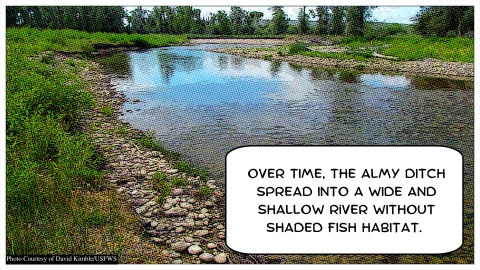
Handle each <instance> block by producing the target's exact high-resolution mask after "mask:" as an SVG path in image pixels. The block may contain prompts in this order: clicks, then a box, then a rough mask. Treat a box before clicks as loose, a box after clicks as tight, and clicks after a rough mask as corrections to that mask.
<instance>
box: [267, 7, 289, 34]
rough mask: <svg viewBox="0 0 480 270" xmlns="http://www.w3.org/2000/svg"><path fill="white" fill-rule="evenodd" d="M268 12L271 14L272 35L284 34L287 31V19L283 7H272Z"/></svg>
mask: <svg viewBox="0 0 480 270" xmlns="http://www.w3.org/2000/svg"><path fill="white" fill-rule="evenodd" d="M270 10H272V12H273V14H272V22H271V29H272V33H273V34H275V35H278V34H285V33H286V32H287V29H288V18H287V14H285V11H283V7H280V6H274V7H271V8H270Z"/></svg>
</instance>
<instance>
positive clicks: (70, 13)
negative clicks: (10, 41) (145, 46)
mask: <svg viewBox="0 0 480 270" xmlns="http://www.w3.org/2000/svg"><path fill="white" fill-rule="evenodd" d="M374 8H375V7H371V6H349V7H345V6H318V7H316V8H314V9H311V10H308V11H307V10H306V7H301V8H299V11H298V17H297V20H296V22H295V23H294V22H293V21H291V19H290V18H288V16H287V14H286V13H285V11H284V10H283V7H281V6H274V7H271V8H270V11H271V12H272V19H271V20H263V17H264V14H263V13H262V12H260V11H247V10H245V9H243V8H241V7H238V6H232V7H231V8H230V10H229V11H228V12H227V11H225V10H219V11H218V12H213V13H210V14H209V16H208V17H207V18H204V17H202V16H201V10H200V9H196V8H193V7H191V6H177V7H169V6H156V7H153V9H145V8H143V7H141V6H140V7H137V8H135V9H134V10H132V11H130V12H126V10H125V9H124V8H123V7H118V6H116V7H115V6H107V7H102V6H95V7H86V6H82V7H75V6H68V7H60V6H56V7H55V6H40V7H39V6H27V7H20V6H8V7H7V14H6V15H7V16H6V21H7V26H30V27H36V28H42V29H43V28H51V29H64V28H69V29H76V30H81V31H87V32H115V33H120V32H127V33H141V34H146V33H166V34H200V35H202V34H211V35H252V34H255V35H282V34H317V35H347V36H364V35H365V29H366V21H367V20H368V19H369V18H370V17H371V11H372V10H373V9H374ZM473 18H474V16H473V7H422V8H421V10H420V12H419V13H418V14H417V15H416V16H415V17H414V18H412V20H413V21H414V23H415V29H416V30H417V31H418V33H420V34H422V35H437V36H446V35H465V34H467V33H472V32H473Z"/></svg>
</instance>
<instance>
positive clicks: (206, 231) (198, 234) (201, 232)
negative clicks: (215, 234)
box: [193, 230, 210, 237]
mask: <svg viewBox="0 0 480 270" xmlns="http://www.w3.org/2000/svg"><path fill="white" fill-rule="evenodd" d="M209 233H210V232H209V231H208V230H198V231H195V232H194V233H193V235H195V236H200V237H201V236H205V235H207V234H209Z"/></svg>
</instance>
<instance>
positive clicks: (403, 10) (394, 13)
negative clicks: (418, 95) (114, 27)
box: [126, 6, 420, 24]
mask: <svg viewBox="0 0 480 270" xmlns="http://www.w3.org/2000/svg"><path fill="white" fill-rule="evenodd" d="M144 8H147V7H144ZM195 8H198V9H200V10H201V11H202V17H208V16H209V14H210V12H217V11H218V10H225V11H227V12H229V10H230V8H229V7H195ZM242 8H243V9H245V10H247V11H253V10H256V11H261V12H263V14H264V16H263V18H264V19H271V18H272V12H271V11H270V10H268V7H242ZM299 8H300V7H284V11H285V12H286V13H287V15H288V17H289V18H290V19H294V20H296V19H297V15H298V9H299ZM314 8H315V7H307V10H308V9H314ZM126 9H127V10H128V11H130V10H133V9H134V7H127V8H126ZM418 11H420V7H398V6H397V7H392V6H379V7H377V8H375V9H374V10H373V11H372V17H371V18H370V20H373V21H378V22H386V23H403V24H411V23H412V22H411V21H410V18H412V17H413V16H415V14H417V12H418Z"/></svg>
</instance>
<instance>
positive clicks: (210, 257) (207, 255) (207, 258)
mask: <svg viewBox="0 0 480 270" xmlns="http://www.w3.org/2000/svg"><path fill="white" fill-rule="evenodd" d="M198 258H200V260H202V261H204V262H211V261H213V255H212V254H210V253H202V254H200V256H199V257H198Z"/></svg>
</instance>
